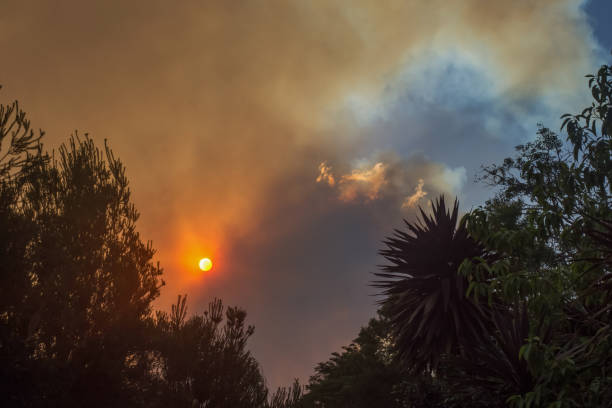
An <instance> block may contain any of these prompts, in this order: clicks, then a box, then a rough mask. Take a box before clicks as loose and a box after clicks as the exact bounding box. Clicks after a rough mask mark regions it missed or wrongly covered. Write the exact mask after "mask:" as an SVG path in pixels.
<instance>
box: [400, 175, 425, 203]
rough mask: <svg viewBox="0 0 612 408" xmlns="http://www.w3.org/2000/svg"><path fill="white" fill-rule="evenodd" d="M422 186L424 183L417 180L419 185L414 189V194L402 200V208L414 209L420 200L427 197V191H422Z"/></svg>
mask: <svg viewBox="0 0 612 408" xmlns="http://www.w3.org/2000/svg"><path fill="white" fill-rule="evenodd" d="M424 185H425V181H423V179H419V183H418V184H417V186H416V187H415V189H414V194H413V195H411V196H408V197H406V198H405V199H404V202H403V203H402V208H411V207H415V206H416V205H417V204H418V203H419V201H420V200H421V198H423V197H425V196H426V195H427V191H424V190H423V186H424Z"/></svg>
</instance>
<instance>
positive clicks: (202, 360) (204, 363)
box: [156, 296, 268, 408]
mask: <svg viewBox="0 0 612 408" xmlns="http://www.w3.org/2000/svg"><path fill="white" fill-rule="evenodd" d="M245 319H246V312H244V311H243V310H241V309H239V308H235V307H228V308H225V309H224V307H223V303H222V302H221V300H219V299H215V300H214V301H212V302H211V303H210V304H209V305H208V310H206V311H205V312H204V313H203V314H201V315H198V314H196V315H193V316H192V317H190V318H189V319H187V306H186V297H181V296H179V297H178V300H177V303H176V304H175V305H173V306H172V312H171V313H170V314H169V315H168V314H166V313H164V312H158V313H157V318H156V320H157V327H158V329H159V333H160V335H161V336H162V337H161V339H160V340H161V344H160V347H159V350H160V361H161V365H160V367H161V372H160V375H161V376H162V377H163V379H164V380H165V381H166V384H167V387H168V388H169V391H170V392H169V393H168V395H167V397H165V398H166V399H165V400H164V401H163V402H164V404H162V405H172V406H185V407H191V406H192V404H194V403H196V404H200V405H201V406H206V407H218V408H257V407H265V406H266V403H267V396H268V391H267V388H266V385H265V380H264V378H263V375H262V373H261V370H260V368H259V364H258V363H257V361H256V360H255V358H253V356H252V355H251V353H250V352H249V351H248V350H247V349H246V343H247V340H248V339H249V337H251V336H252V335H253V332H254V327H253V326H245Z"/></svg>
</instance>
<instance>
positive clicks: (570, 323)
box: [464, 66, 612, 407]
mask: <svg viewBox="0 0 612 408" xmlns="http://www.w3.org/2000/svg"><path fill="white" fill-rule="evenodd" d="M611 77H612V68H611V67H610V66H602V67H601V68H600V69H599V71H598V72H597V74H596V75H589V76H587V78H589V87H590V88H591V94H592V96H593V102H592V104H591V106H589V107H587V108H586V109H584V110H583V111H582V112H581V113H579V114H577V115H570V114H566V115H563V116H562V119H563V123H562V126H561V129H562V130H563V129H565V130H567V141H566V142H564V141H563V140H562V139H561V138H560V137H559V136H558V135H557V134H556V133H554V132H552V131H551V130H549V129H547V128H544V127H540V130H539V132H538V137H537V138H536V140H535V141H534V142H531V143H528V144H526V145H522V146H518V147H517V155H516V156H515V157H513V158H507V159H505V160H504V162H503V163H502V164H501V165H493V166H489V167H486V168H485V169H484V176H483V180H484V181H486V182H488V183H490V184H492V185H494V186H496V187H498V188H499V189H500V191H499V193H498V195H497V196H496V197H495V198H494V199H492V200H489V201H488V202H487V203H486V205H485V206H484V207H482V208H480V209H478V210H476V211H473V212H472V213H471V214H469V215H468V216H467V218H466V221H467V225H468V228H469V230H470V233H471V234H472V235H473V236H475V237H477V238H478V239H479V240H481V242H483V243H484V244H485V245H486V246H487V247H488V248H489V249H490V250H493V251H496V252H497V253H499V254H500V255H501V256H500V258H499V259H498V260H496V261H495V262H492V263H488V264H485V263H481V264H479V265H476V267H470V268H465V271H464V272H465V273H466V276H468V278H469V279H472V280H473V282H474V285H473V288H474V293H475V294H479V295H482V296H491V295H493V296H497V297H499V298H500V299H502V300H504V301H505V302H506V303H509V304H511V303H512V302H516V301H517V300H519V301H521V302H522V304H523V305H524V308H525V310H526V311H527V316H528V320H529V322H530V324H529V330H528V334H527V335H526V336H524V341H523V343H524V344H523V345H522V346H521V348H520V350H519V357H520V359H521V360H522V361H524V362H525V364H527V367H528V370H529V374H530V375H531V376H532V377H533V378H534V384H533V387H532V389H531V390H526V391H522V392H520V393H515V395H514V396H512V397H510V398H509V399H508V402H509V403H511V404H513V405H515V406H524V405H527V404H528V405H531V406H585V407H597V406H603V405H604V404H605V403H606V401H609V400H610V398H612V393H611V391H610V390H611V389H612V380H611V379H610V376H609V374H608V373H609V372H610V370H611V369H612V365H611V363H610V361H611V360H612V358H611V357H612V354H610V350H611V348H610V347H611V346H612V343H611V340H610V339H611V338H612V336H611V334H612V332H611V331H610V327H611V326H610V323H611V322H612V320H611V319H612V314H611V313H610V305H609V301H610V300H611V299H612V298H611V297H610V288H611V286H610V284H609V282H610V279H609V276H610V272H611V270H610V264H609V262H608V256H609V255H608V254H609V253H610V251H611V247H610V242H611V241H610V239H609V237H610V225H612V224H611V222H612V210H611V206H610V204H611V198H612V197H611V195H612V186H611V184H610V177H612V159H611V157H612V141H611V139H610V138H611V130H612V125H611V122H612V119H610V106H611V102H612V81H611ZM472 266H473V265H472ZM483 270H486V271H487V277H486V278H483V275H482V274H480V271H483ZM543 328H544V330H542V329H543ZM548 404H550V405H548Z"/></svg>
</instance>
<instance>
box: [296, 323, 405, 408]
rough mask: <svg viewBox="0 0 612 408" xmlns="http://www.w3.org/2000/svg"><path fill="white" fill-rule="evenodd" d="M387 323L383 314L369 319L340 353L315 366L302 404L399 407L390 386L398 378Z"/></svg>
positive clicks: (392, 385) (306, 405) (313, 405)
mask: <svg viewBox="0 0 612 408" xmlns="http://www.w3.org/2000/svg"><path fill="white" fill-rule="evenodd" d="M389 328H390V326H389V325H388V323H387V321H386V319H385V318H384V317H383V316H379V317H378V319H372V320H370V322H369V324H368V325H367V326H366V327H363V328H362V329H361V331H360V332H359V336H358V337H357V338H356V339H355V340H354V342H353V343H351V344H350V345H349V346H347V347H344V348H343V351H342V352H341V353H333V354H332V357H331V358H330V359H329V360H328V361H326V362H323V363H319V364H318V365H317V367H316V368H315V375H313V376H312V377H311V378H310V383H309V385H308V387H307V388H308V392H307V393H306V395H305V396H304V398H303V404H304V405H303V406H304V407H334V408H336V407H337V408H342V407H353V408H358V407H374V406H384V407H389V408H393V407H399V406H400V405H398V403H397V401H396V400H395V398H394V395H393V391H394V389H393V388H394V386H395V385H397V384H399V382H400V378H401V377H400V370H399V366H398V365H397V364H396V363H395V362H394V361H393V358H392V357H393V356H392V351H391V348H390V346H391V342H390V341H391V338H390V332H389Z"/></svg>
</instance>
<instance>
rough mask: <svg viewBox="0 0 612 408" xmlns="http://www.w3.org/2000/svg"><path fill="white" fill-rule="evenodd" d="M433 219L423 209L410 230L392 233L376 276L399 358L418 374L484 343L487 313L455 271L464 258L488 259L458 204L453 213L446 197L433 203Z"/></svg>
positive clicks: (464, 279)
mask: <svg viewBox="0 0 612 408" xmlns="http://www.w3.org/2000/svg"><path fill="white" fill-rule="evenodd" d="M432 209H433V210H432V212H433V215H432V216H428V215H427V214H425V212H423V210H422V209H421V210H420V211H421V220H420V221H419V222H417V223H414V224H411V223H409V222H407V221H406V227H407V229H408V232H404V231H400V230H396V231H395V235H394V236H393V237H390V238H387V240H385V241H384V243H385V244H386V245H387V249H384V250H382V251H380V253H381V254H382V255H383V256H384V257H385V258H386V259H387V260H388V261H389V262H390V264H389V265H386V266H383V267H382V272H378V273H376V274H375V275H376V276H377V277H379V278H383V279H382V280H379V281H376V282H375V283H374V286H376V287H379V288H382V289H384V290H383V292H382V295H383V296H384V299H383V300H382V302H381V303H382V305H383V307H385V308H386V310H387V313H389V316H390V320H391V324H392V326H393V328H394V334H395V337H396V341H397V349H398V357H399V358H400V359H402V360H403V361H404V362H405V364H406V365H407V366H410V367H414V369H415V370H416V371H419V370H421V369H423V368H426V367H430V368H435V367H436V366H437V364H438V361H439V358H440V356H441V355H443V354H444V353H451V352H463V351H464V350H465V349H470V348H471V347H473V346H476V345H478V344H479V343H481V342H482V339H483V337H484V336H485V335H486V332H487V331H486V327H485V326H486V324H487V323H486V320H487V316H486V314H487V313H488V311H487V310H484V307H479V306H478V305H476V304H474V303H473V302H472V301H471V300H470V299H468V298H467V297H466V292H467V290H468V286H469V282H468V281H467V279H466V278H465V277H464V276H462V275H460V274H459V273H458V270H459V266H460V265H461V264H462V262H463V261H464V260H465V259H470V258H475V257H480V258H486V257H488V256H489V254H488V252H487V251H486V250H485V249H484V247H483V246H482V245H481V244H480V243H478V242H477V241H475V240H474V239H472V238H471V237H470V236H469V235H468V233H467V230H466V228H465V225H464V224H463V223H462V224H460V225H459V226H458V227H457V217H458V203H457V201H456V200H455V204H454V206H453V209H452V212H449V211H448V210H447V209H446V204H445V201H444V197H443V196H442V197H440V198H439V200H438V201H436V202H434V203H432Z"/></svg>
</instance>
